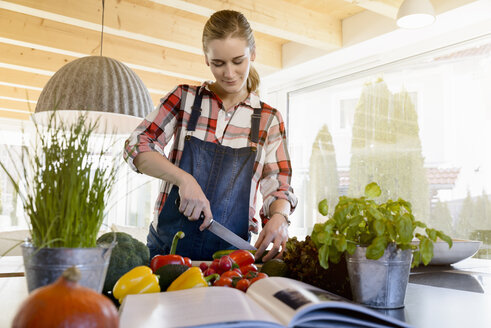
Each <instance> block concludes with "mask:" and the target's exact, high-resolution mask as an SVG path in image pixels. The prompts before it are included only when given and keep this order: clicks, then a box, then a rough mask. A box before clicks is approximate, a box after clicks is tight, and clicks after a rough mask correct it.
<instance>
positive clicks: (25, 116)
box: [0, 105, 31, 121]
mask: <svg viewBox="0 0 491 328" xmlns="http://www.w3.org/2000/svg"><path fill="white" fill-rule="evenodd" d="M0 106H1V105H0ZM0 118H6V119H12V120H21V121H28V120H29V119H30V118H31V114H30V113H27V112H26V113H22V112H13V111H9V110H3V109H2V108H1V107H0Z"/></svg>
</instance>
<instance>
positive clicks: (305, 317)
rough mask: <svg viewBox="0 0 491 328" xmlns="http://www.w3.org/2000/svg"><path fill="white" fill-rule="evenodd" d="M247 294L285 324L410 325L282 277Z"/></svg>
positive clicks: (260, 283) (259, 284)
mask: <svg viewBox="0 0 491 328" xmlns="http://www.w3.org/2000/svg"><path fill="white" fill-rule="evenodd" d="M247 295H249V296H250V297H251V298H252V299H254V300H255V301H256V302H257V303H258V304H260V305H261V306H262V307H263V308H264V309H266V310H267V311H269V312H270V313H272V314H273V315H274V316H275V317H276V318H277V320H278V321H279V322H280V323H281V324H283V325H284V326H293V325H301V326H303V327H322V326H323V325H324V326H325V325H327V323H330V325H332V326H336V327H338V326H339V327H340V326H344V325H346V326H352V327H384V326H394V325H395V326H398V327H409V325H407V324H406V323H404V322H401V321H398V320H396V319H394V318H391V317H388V316H384V315H383V314H381V313H379V312H376V311H374V310H371V309H368V308H366V307H364V306H362V305H359V304H356V303H353V302H351V301H349V300H347V299H345V298H343V297H340V296H337V295H335V294H333V293H330V292H327V291H325V290H322V289H320V288H317V287H314V286H311V285H309V284H306V283H303V282H301V281H297V280H293V279H289V278H284V277H270V278H267V279H262V280H259V281H257V282H256V283H254V284H253V285H251V287H249V289H248V291H247ZM389 322H390V323H393V324H394V325H391V324H389Z"/></svg>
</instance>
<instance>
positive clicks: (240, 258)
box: [229, 249, 256, 267]
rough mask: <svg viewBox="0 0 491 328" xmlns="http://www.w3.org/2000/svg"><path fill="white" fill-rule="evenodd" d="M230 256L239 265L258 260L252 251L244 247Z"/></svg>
mask: <svg viewBox="0 0 491 328" xmlns="http://www.w3.org/2000/svg"><path fill="white" fill-rule="evenodd" d="M229 256H230V258H231V259H232V260H233V261H234V262H235V263H237V265H238V266H239V267H242V266H244V265H248V264H252V263H254V261H255V260H256V259H255V258H254V255H252V253H251V252H249V251H246V250H243V249H238V250H235V251H233V252H232V253H230V255H229Z"/></svg>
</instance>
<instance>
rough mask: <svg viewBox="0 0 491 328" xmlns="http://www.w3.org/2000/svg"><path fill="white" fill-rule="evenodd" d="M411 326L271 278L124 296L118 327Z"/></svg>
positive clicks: (307, 287) (289, 281)
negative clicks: (237, 285)
mask: <svg viewBox="0 0 491 328" xmlns="http://www.w3.org/2000/svg"><path fill="white" fill-rule="evenodd" d="M196 326H200V327H342V328H348V327H410V325H408V324H406V323H404V322H402V321H399V320H397V319H395V318H392V317H389V316H386V315H384V314H382V313H379V312H377V311H375V310H371V309H368V308H366V307H364V306H361V305H358V304H355V303H352V302H349V301H347V300H345V299H344V298H341V297H339V296H336V295H334V294H332V293H329V292H326V291H324V290H322V289H319V288H317V287H314V286H311V285H308V284H305V283H303V282H300V281H297V280H293V279H289V278H283V277H270V278H266V279H261V280H258V281H256V282H255V283H254V284H252V285H251V286H250V287H249V289H248V290H247V292H246V293H244V292H242V291H240V290H237V289H233V288H228V287H205V288H193V289H186V290H181V291H173V292H164V293H155V294H140V295H128V296H126V298H125V299H124V301H123V304H122V305H121V308H120V327H121V328H135V327H196Z"/></svg>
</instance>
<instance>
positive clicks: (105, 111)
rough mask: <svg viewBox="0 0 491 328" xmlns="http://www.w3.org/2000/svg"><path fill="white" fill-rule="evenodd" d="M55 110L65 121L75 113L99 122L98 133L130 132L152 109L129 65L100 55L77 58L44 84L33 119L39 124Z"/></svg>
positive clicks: (143, 87) (143, 89)
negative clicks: (83, 114)
mask: <svg viewBox="0 0 491 328" xmlns="http://www.w3.org/2000/svg"><path fill="white" fill-rule="evenodd" d="M54 109H56V111H57V113H58V114H59V115H60V116H61V118H62V119H63V120H65V121H69V120H71V119H73V117H75V116H76V115H75V114H77V113H76V112H84V113H85V114H87V115H88V117H89V118H97V119H99V129H98V132H111V133H118V134H122V133H129V132H131V131H132V130H133V129H134V128H135V127H136V126H137V125H138V123H139V122H141V120H142V118H143V117H145V116H146V115H147V114H148V113H150V112H151V111H152V110H153V104H152V99H151V98H150V95H149V93H148V90H147V88H146V87H145V85H144V84H143V82H142V80H141V79H140V78H139V77H138V76H137V75H136V74H135V72H133V71H132V70H131V69H130V68H129V67H128V66H126V65H124V64H123V63H121V62H119V61H117V60H115V59H112V58H109V57H103V56H88V57H82V58H79V59H76V60H74V61H72V62H70V63H68V64H66V65H64V66H63V67H62V68H60V69H59V70H58V71H57V72H56V73H55V74H54V75H53V76H52V77H51V78H50V79H49V81H48V82H47V83H46V85H45V86H44V88H43V90H42V92H41V95H40V96H39V99H38V101H37V104H36V110H35V114H34V118H35V119H36V120H37V121H38V122H40V123H41V124H42V122H43V121H44V120H46V119H47V118H48V117H49V115H50V113H52V111H53V110H54Z"/></svg>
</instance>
